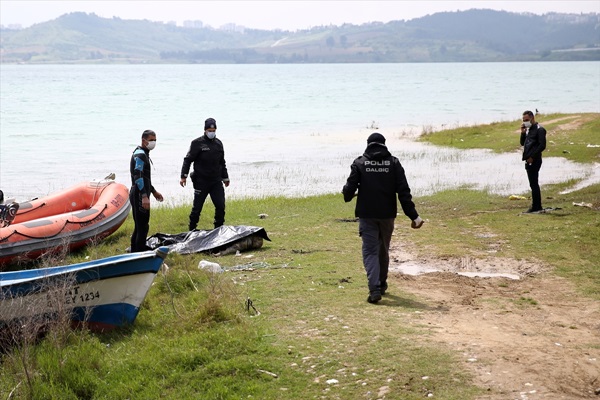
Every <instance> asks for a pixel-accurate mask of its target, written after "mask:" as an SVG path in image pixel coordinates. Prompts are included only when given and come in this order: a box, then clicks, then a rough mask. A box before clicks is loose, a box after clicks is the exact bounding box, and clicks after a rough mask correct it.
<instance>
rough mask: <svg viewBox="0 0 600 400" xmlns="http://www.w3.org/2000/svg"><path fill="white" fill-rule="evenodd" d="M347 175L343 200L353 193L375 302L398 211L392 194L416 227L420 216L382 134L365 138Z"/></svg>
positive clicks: (382, 289) (383, 289) (380, 292)
mask: <svg viewBox="0 0 600 400" xmlns="http://www.w3.org/2000/svg"><path fill="white" fill-rule="evenodd" d="M350 169H351V171H350V176H349V177H348V180H347V181H346V184H345V185H344V188H343V189H342V193H343V194H344V201H345V202H349V201H350V200H352V198H353V197H354V196H355V195H357V194H356V193H357V191H358V195H357V196H358V199H357V201H356V209H355V215H356V216H357V217H358V218H359V228H358V232H359V235H360V237H361V238H362V257H363V264H364V267H365V270H366V272H367V280H368V284H369V297H368V298H367V301H368V302H369V303H377V302H378V301H379V300H381V296H382V295H384V294H385V292H386V290H387V288H388V285H387V275H388V267H389V261H390V258H389V249H390V241H391V240H392V233H393V231H394V219H395V218H396V215H397V213H398V204H397V203H396V195H397V196H398V200H399V201H400V205H401V206H402V211H403V212H404V214H405V215H406V216H407V217H408V218H410V219H411V220H412V223H411V227H412V228H413V229H419V228H420V227H421V226H422V225H423V220H422V219H421V217H419V214H418V213H417V210H416V209H415V204H414V203H413V201H412V195H411V194H410V187H409V186H408V182H407V180H406V175H405V174H404V168H402V165H401V164H400V161H399V160H398V159H397V158H396V157H394V156H392V155H391V154H390V152H389V151H388V149H387V147H386V146H385V137H384V136H383V135H382V134H380V133H377V132H375V133H373V134H371V135H370V136H369V138H368V139H367V148H366V150H365V152H364V154H363V155H362V156H360V157H358V158H357V159H355V160H354V162H353V163H352V166H351V167H350Z"/></svg>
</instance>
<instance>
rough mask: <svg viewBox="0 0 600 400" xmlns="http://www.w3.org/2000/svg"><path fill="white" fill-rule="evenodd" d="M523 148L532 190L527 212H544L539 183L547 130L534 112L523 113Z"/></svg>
mask: <svg viewBox="0 0 600 400" xmlns="http://www.w3.org/2000/svg"><path fill="white" fill-rule="evenodd" d="M521 146H523V157H522V158H523V161H525V170H526V171H527V179H528V180H529V187H530V188H531V208H529V209H528V210H527V211H526V212H527V213H533V212H539V211H543V210H544V209H543V207H542V194H541V191H540V185H539V183H538V178H539V173H540V168H542V151H544V150H545V149H546V129H544V127H543V126H541V125H540V124H539V123H538V122H537V121H536V120H535V116H534V114H533V112H531V111H529V110H527V111H525V112H523V123H522V124H521Z"/></svg>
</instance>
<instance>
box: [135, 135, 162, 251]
mask: <svg viewBox="0 0 600 400" xmlns="http://www.w3.org/2000/svg"><path fill="white" fill-rule="evenodd" d="M155 146H156V133H154V131H151V130H149V129H148V130H145V131H144V132H143V133H142V144H141V146H138V147H136V149H135V150H134V151H133V154H132V155H131V161H130V163H129V172H130V174H131V190H130V191H129V201H130V202H131V209H132V211H133V222H134V225H135V226H134V228H133V234H132V235H131V248H130V252H131V253H135V252H138V251H146V250H148V247H147V246H146V237H147V236H148V230H149V229H150V226H149V223H150V194H151V193H152V195H153V196H154V198H155V199H156V200H158V201H163V196H162V194H160V193H159V192H158V191H157V190H156V189H155V188H154V186H152V176H151V171H150V163H151V162H152V160H150V150H153V149H154V147H155Z"/></svg>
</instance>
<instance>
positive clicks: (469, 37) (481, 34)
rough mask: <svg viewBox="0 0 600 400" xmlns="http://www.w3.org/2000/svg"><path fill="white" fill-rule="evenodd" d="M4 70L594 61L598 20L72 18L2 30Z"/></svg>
mask: <svg viewBox="0 0 600 400" xmlns="http://www.w3.org/2000/svg"><path fill="white" fill-rule="evenodd" d="M0 55H1V62H2V63H112V62H130V63H343V62H345V63H347V62H357V63H360V62H484V61H558V60H600V15H598V14H581V15H579V14H578V15H575V14H556V13H551V14H545V15H542V16H539V15H534V14H516V13H509V12H504V11H492V10H477V9H473V10H468V11H457V12H443V13H436V14H432V15H428V16H425V17H422V18H418V19H413V20H408V21H391V22H388V23H380V22H373V23H368V24H362V25H352V24H344V25H341V26H319V27H314V28H312V29H308V30H300V31H294V32H291V31H281V30H275V31H267V30H257V29H243V30H236V31H234V30H232V31H227V30H215V29H213V28H210V27H204V28H185V27H178V26H175V25H170V24H164V23H161V22H152V21H148V20H123V19H120V18H101V17H98V16H97V15H95V14H86V13H81V12H77V13H70V14H65V15H62V16H61V17H59V18H57V19H55V20H52V21H48V22H44V23H40V24H36V25H33V26H31V27H29V28H27V29H21V30H10V29H2V31H1V36H0Z"/></svg>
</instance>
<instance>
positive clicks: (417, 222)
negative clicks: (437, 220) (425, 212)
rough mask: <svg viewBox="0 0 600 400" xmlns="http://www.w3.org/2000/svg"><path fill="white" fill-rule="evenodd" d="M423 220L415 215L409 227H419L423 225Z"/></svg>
mask: <svg viewBox="0 0 600 400" xmlns="http://www.w3.org/2000/svg"><path fill="white" fill-rule="evenodd" d="M424 222H425V221H423V219H421V217H417V219H415V220H413V222H411V224H410V227H411V228H413V229H419V228H420V227H422V226H423V223H424Z"/></svg>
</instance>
